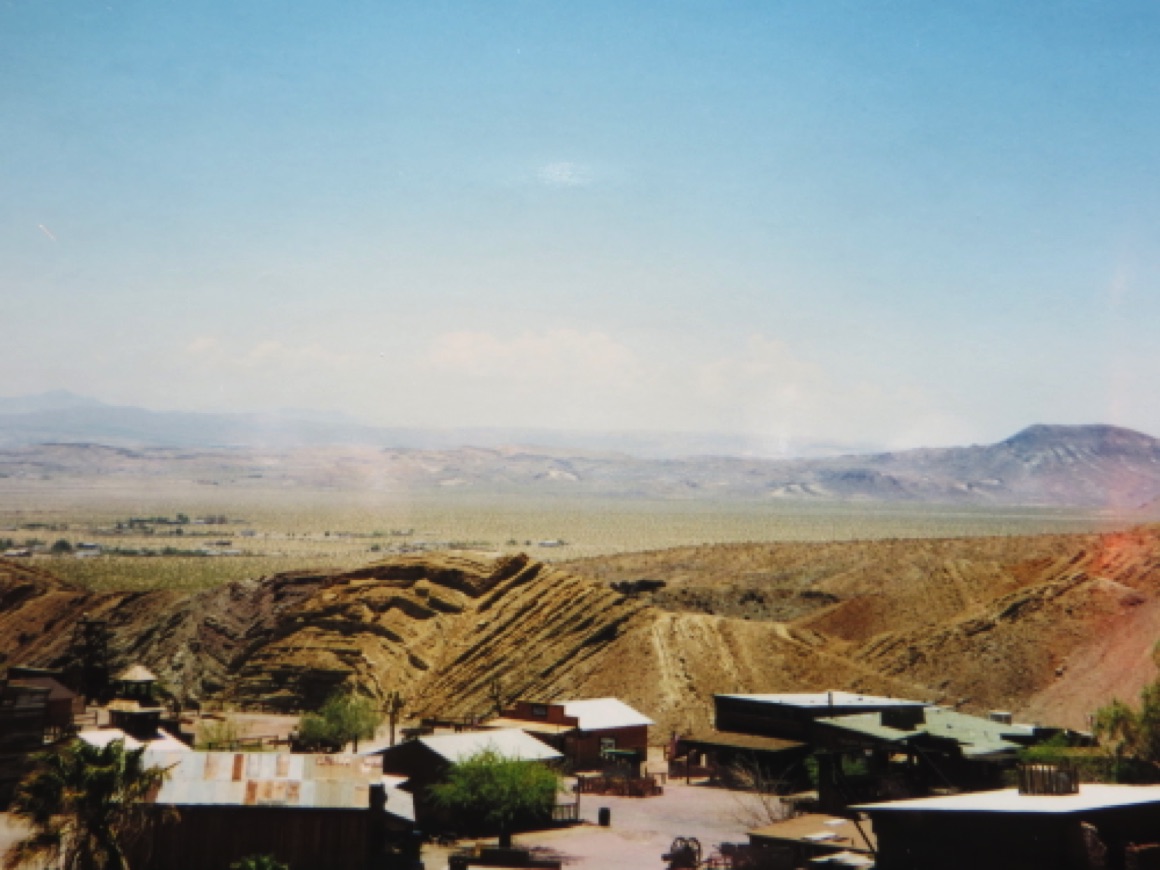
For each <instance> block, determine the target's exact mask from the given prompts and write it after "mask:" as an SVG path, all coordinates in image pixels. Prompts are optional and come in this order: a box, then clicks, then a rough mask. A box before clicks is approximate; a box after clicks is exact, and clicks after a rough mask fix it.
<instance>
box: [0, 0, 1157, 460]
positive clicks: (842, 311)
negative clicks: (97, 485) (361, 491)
mask: <svg viewBox="0 0 1160 870" xmlns="http://www.w3.org/2000/svg"><path fill="white" fill-rule="evenodd" d="M0 155H2V159H0V293H2V294H3V302H4V305H3V315H2V322H3V336H4V338H3V341H0V375H2V377H3V387H2V388H0V392H3V393H4V394H6V395H18V394H24V393H34V392H40V391H43V390H49V389H69V390H72V391H75V392H78V393H82V394H86V395H90V396H94V397H96V398H99V399H102V400H104V401H106V402H113V403H119V404H136V405H143V406H148V407H152V408H164V409H188V410H265V409H274V408H285V407H295V408H312V409H319V410H333V411H342V412H344V413H347V414H353V415H356V416H358V417H360V418H362V419H364V420H366V421H367V422H372V423H376V424H382V425H391V426H522V427H529V426H530V427H551V428H554V427H560V428H573V429H591V430H608V429H617V430H619V429H649V430H684V431H706V430H708V431H726V432H740V433H750V434H756V435H761V436H763V437H768V438H770V439H786V438H818V437H824V438H831V439H839V440H842V439H844V440H850V441H866V440H872V441H875V442H878V443H881V444H883V445H886V446H896V447H901V446H915V445H920V444H927V445H936V444H957V443H970V442H974V441H993V440H997V439H1000V438H1003V437H1006V436H1007V435H1010V434H1012V433H1014V432H1015V431H1017V430H1018V429H1020V428H1022V427H1023V426H1025V425H1027V424H1030V423H1034V422H1055V423H1086V422H1109V423H1116V424H1120V425H1125V426H1130V427H1133V428H1137V429H1141V430H1143V431H1146V432H1149V433H1150V434H1154V435H1160V401H1157V394H1158V385H1160V341H1158V333H1160V285H1158V278H1160V245H1158V242H1160V169H1158V167H1160V5H1158V4H1156V3H1154V2H1151V0H1148V2H1139V0H1122V2H1107V0H1101V2H1067V0H1052V2H1034V0H1027V2H1019V3H1011V2H1010V0H1002V2H961V3H932V2H930V0H915V2H886V0H850V2H837V0H835V2H823V0H801V2H774V0H759V2H758V0H754V2H745V0H737V2H716V0H714V2H709V0H705V2H680V0H675V2H674V0H666V2H650V3H638V2H632V0H618V2H602V0H586V2H583V3H563V2H544V0H536V2H514V0H513V2H501V0H497V2H487V0H463V2H437V0H434V2H433V0H417V2H397V0H375V2H357V0H351V2H337V3H321V2H313V0H302V2H294V3H287V2H284V0H279V2H274V0H245V2H238V0H230V2H221V0H199V2H188V0H184V2H174V0H139V2H138V0H134V2H122V0H109V2H108V3H105V2H100V0H0Z"/></svg>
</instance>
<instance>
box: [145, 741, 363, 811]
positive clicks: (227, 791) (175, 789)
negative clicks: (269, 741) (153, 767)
mask: <svg viewBox="0 0 1160 870" xmlns="http://www.w3.org/2000/svg"><path fill="white" fill-rule="evenodd" d="M150 760H151V761H152V763H154V764H158V765H161V766H165V767H170V771H169V778H168V779H167V780H166V782H165V784H164V785H163V786H162V787H161V791H160V793H159V794H158V796H157V803H162V804H174V805H177V806H195V805H202V806H204V805H228V806H286V807H300V808H307V809H360V810H363V809H367V808H368V807H369V806H370V787H371V785H372V784H378V783H379V782H380V781H381V777H382V767H381V763H380V762H379V761H378V759H367V758H360V757H357V756H353V755H293V754H290V753H287V752H188V753H174V754H167V753H160V752H159V753H155V754H151V756H150Z"/></svg>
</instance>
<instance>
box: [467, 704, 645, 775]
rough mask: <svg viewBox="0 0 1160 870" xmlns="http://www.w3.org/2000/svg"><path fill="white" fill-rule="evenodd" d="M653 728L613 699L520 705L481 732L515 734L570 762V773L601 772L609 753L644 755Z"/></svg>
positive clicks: (493, 720) (507, 711)
mask: <svg viewBox="0 0 1160 870" xmlns="http://www.w3.org/2000/svg"><path fill="white" fill-rule="evenodd" d="M653 724H655V723H654V722H653V721H652V720H651V719H649V718H648V717H647V716H645V715H644V714H643V713H640V712H638V711H637V710H634V709H633V708H632V707H630V706H629V705H628V704H626V703H624V702H623V701H621V700H618V699H617V698H588V699H585V700H579V701H552V702H538V701H518V702H517V703H516V704H515V706H513V707H511V708H509V709H507V710H504V711H503V712H502V713H501V714H500V715H499V717H497V718H495V719H492V720H491V721H489V722H485V723H484V727H485V728H519V729H521V730H523V731H526V732H528V733H529V734H532V735H534V736H535V737H537V738H539V739H540V740H543V741H544V742H545V743H547V744H548V745H549V746H551V747H552V748H554V749H556V750H558V751H559V752H560V753H561V754H563V755H564V757H565V758H567V759H568V762H569V764H571V766H572V768H573V769H574V770H588V769H592V768H596V767H600V766H602V764H603V763H604V761H605V760H606V758H607V757H608V754H609V753H614V752H615V753H617V754H618V755H620V756H621V757H623V756H624V753H625V752H635V753H638V754H639V756H640V758H641V759H642V760H643V759H644V758H645V756H646V755H647V753H648V729H649V728H650V727H651V726H652V725H653Z"/></svg>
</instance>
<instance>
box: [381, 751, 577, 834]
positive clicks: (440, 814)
mask: <svg viewBox="0 0 1160 870" xmlns="http://www.w3.org/2000/svg"><path fill="white" fill-rule="evenodd" d="M485 750H492V751H494V752H496V753H498V754H499V755H502V756H503V757H505V758H519V759H523V760H524V761H538V762H543V763H545V764H558V763H560V762H561V761H563V756H562V755H561V754H560V753H559V752H557V751H556V750H554V749H552V748H551V747H550V746H547V745H546V744H544V743H542V742H541V741H539V740H537V739H536V738H535V737H532V736H531V735H529V734H526V733H525V732H523V731H521V730H519V729H517V728H507V729H500V730H494V731H467V732H463V733H460V734H441V735H434V736H428V737H419V738H417V739H415V740H405V741H403V742H402V743H399V744H396V745H395V746H385V747H370V748H368V749H366V750H364V753H363V755H365V756H367V757H374V758H375V760H376V763H378V764H380V766H381V770H382V772H383V773H384V774H387V775H390V776H394V777H399V778H401V779H405V780H406V783H405V784H404V785H402V786H401V788H402V789H404V790H405V791H407V792H409V793H410V794H411V796H412V799H413V801H414V815H415V822H416V824H418V825H419V827H420V828H421V829H423V830H427V831H430V830H434V829H438V828H439V827H441V826H446V825H447V824H449V823H450V819H449V817H448V814H447V813H445V812H444V811H442V810H441V809H440V808H439V807H436V806H435V805H434V803H433V802H432V801H431V799H430V795H429V791H428V790H429V789H430V787H431V786H432V785H433V784H435V783H437V782H442V781H444V780H445V779H446V778H447V773H448V771H449V770H450V769H451V767H452V766H453V765H455V764H457V763H459V762H460V761H462V760H464V759H467V758H470V757H472V756H474V755H477V754H479V753H480V752H483V751H485Z"/></svg>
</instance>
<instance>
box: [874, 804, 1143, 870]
mask: <svg viewBox="0 0 1160 870" xmlns="http://www.w3.org/2000/svg"><path fill="white" fill-rule="evenodd" d="M855 809H856V810H859V811H861V812H864V813H866V814H868V815H869V817H870V820H871V824H872V825H873V828H874V834H875V837H876V838H877V853H878V854H877V865H876V866H877V868H878V870H918V868H926V867H939V868H942V870H977V868H979V867H986V868H988V870H1025V868H1028V867H1050V868H1053V870H1087V868H1090V867H1095V866H1100V867H1107V868H1109V870H1115V868H1123V867H1124V866H1125V857H1126V855H1127V854H1128V853H1129V851H1130V847H1131V846H1132V844H1136V843H1153V842H1155V841H1156V832H1157V831H1158V830H1160V786H1130V785H1097V784H1087V783H1085V784H1083V785H1080V786H1079V787H1078V788H1077V789H1076V790H1074V791H1072V792H1070V793H1057V794H1028V793H1026V792H1020V791H1019V790H1018V789H1002V790H998V791H985V792H973V793H969V794H957V795H950V796H947V797H930V798H919V799H916V800H904V801H892V802H889V803H877V804H866V805H862V806H858V807H855ZM1093 861H1097V862H1098V863H1092V862H1093Z"/></svg>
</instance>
